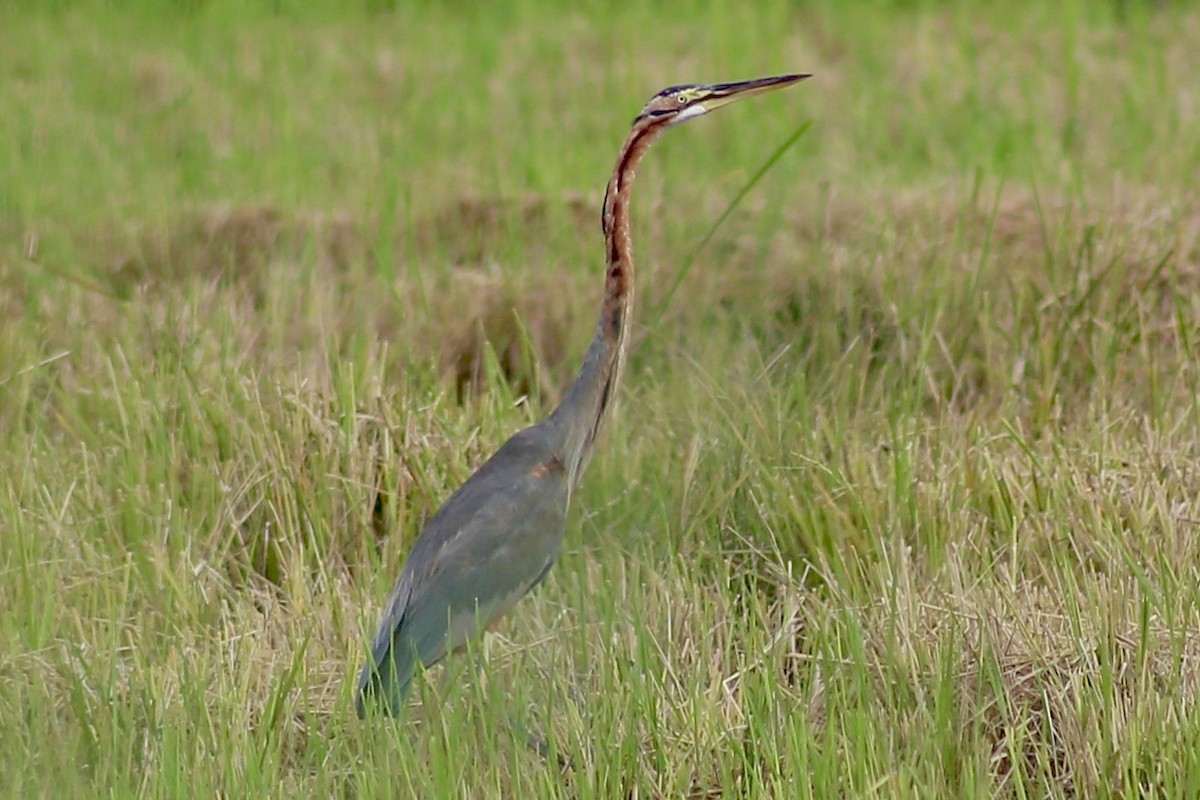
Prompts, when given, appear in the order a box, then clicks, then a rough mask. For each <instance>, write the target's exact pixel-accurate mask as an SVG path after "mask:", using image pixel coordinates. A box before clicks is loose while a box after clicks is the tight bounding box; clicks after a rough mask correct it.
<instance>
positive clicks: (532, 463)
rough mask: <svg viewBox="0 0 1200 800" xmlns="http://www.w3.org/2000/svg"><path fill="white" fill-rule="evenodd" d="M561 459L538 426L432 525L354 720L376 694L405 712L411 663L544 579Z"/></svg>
mask: <svg viewBox="0 0 1200 800" xmlns="http://www.w3.org/2000/svg"><path fill="white" fill-rule="evenodd" d="M567 499H568V492H567V480H566V471H565V469H564V467H563V464H562V461H561V460H560V459H559V458H558V457H557V455H556V454H555V453H554V452H553V451H552V450H551V449H550V448H549V447H548V446H546V445H545V444H544V443H543V441H542V437H541V435H540V432H539V429H538V428H537V427H534V428H530V429H527V430H524V431H521V432H520V433H518V434H517V435H515V436H513V437H512V438H511V439H509V440H508V441H507V442H506V443H505V444H504V446H503V447H501V448H500V450H499V451H497V452H496V454H495V455H494V456H492V457H491V458H490V459H488V461H487V462H486V463H485V464H484V465H483V466H482V467H480V468H479V470H478V471H477V472H476V473H475V474H474V475H472V476H471V477H470V478H469V479H468V480H467V482H466V483H464V484H463V485H462V487H461V488H460V489H459V490H458V491H457V492H455V493H454V494H453V495H451V497H450V499H449V500H447V501H446V503H445V504H444V505H443V506H442V507H441V508H440V509H439V510H438V512H437V513H436V514H435V515H434V516H433V517H432V518H431V519H430V520H429V522H428V523H427V524H426V526H425V529H424V530H423V531H422V532H421V535H420V536H419V537H418V539H417V542H416V544H415V545H414V546H413V550H412V552H411V553H410V554H409V557H408V560H407V561H406V562H405V565H404V569H403V570H402V572H401V574H400V578H399V580H398V581H397V583H396V586H395V588H394V589H393V590H392V594H391V597H390V598H389V600H388V603H387V607H386V609H385V611H384V616H383V620H382V622H381V623H380V625H379V630H378V632H377V633H376V635H375V639H374V642H373V644H372V647H371V657H370V659H369V660H368V661H367V663H366V665H365V666H364V667H363V671H362V674H361V675H360V677H359V682H358V706H359V713H360V715H361V714H364V713H365V699H366V696H367V695H370V694H379V695H381V697H380V700H381V701H383V703H384V704H385V705H386V706H387V708H388V710H389V711H390V713H392V714H396V713H399V711H400V709H401V707H402V706H403V701H404V696H405V694H406V693H407V689H408V684H409V682H410V681H411V679H412V675H413V673H414V671H415V669H416V661H417V660H418V659H419V660H420V661H421V663H422V664H424V665H426V666H429V665H432V664H434V663H436V662H437V661H439V660H440V659H441V658H442V657H444V656H445V654H446V653H447V651H448V650H453V649H455V648H457V647H459V646H461V645H462V644H463V643H465V642H466V640H467V639H469V638H470V637H471V636H472V635H474V634H475V633H477V632H478V631H479V629H480V628H481V627H484V626H487V625H489V624H490V623H492V622H493V621H495V620H496V619H497V618H499V617H500V616H501V615H503V614H504V613H505V612H506V611H508V609H509V608H511V607H512V606H513V604H515V603H516V602H517V601H518V600H519V599H520V598H521V597H522V596H524V595H525V594H526V593H527V592H528V591H529V590H530V589H532V588H533V587H534V586H536V585H537V583H538V582H539V581H541V579H542V578H543V577H544V576H545V574H546V572H547V571H548V570H549V568H550V566H551V564H553V562H554V559H555V557H556V556H557V554H558V550H559V546H560V545H561V543H562V538H563V533H564V530H565V526H566V513H567Z"/></svg>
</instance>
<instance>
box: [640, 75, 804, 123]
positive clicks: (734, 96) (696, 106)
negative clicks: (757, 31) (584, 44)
mask: <svg viewBox="0 0 1200 800" xmlns="http://www.w3.org/2000/svg"><path fill="white" fill-rule="evenodd" d="M808 77H811V76H810V75H777V76H775V77H772V78H756V79H754V80H752V81H738V82H736V83H714V84H707V85H705V84H689V85H684V86H669V87H667V88H666V89H663V90H662V91H661V92H659V93H658V94H656V95H654V97H651V98H650V102H649V103H646V107H645V108H643V109H642V113H641V114H639V115H638V118H637V119H636V120H634V123H635V124H637V123H639V122H648V123H652V124H656V125H666V126H668V127H669V126H671V125H678V124H679V123H681V122H686V121H688V120H689V119H695V118H696V117H699V116H702V115H704V114H707V113H708V112H709V111H712V110H713V109H716V108H720V107H721V106H725V105H729V104H730V103H732V102H734V101H735V100H741V99H742V98H743V97H751V96H752V95H756V94H763V93H765V92H772V91H774V90H776V89H782V88H783V87H785V86H791V85H792V84H793V83H798V82H799V81H802V80H804V79H805V78H808Z"/></svg>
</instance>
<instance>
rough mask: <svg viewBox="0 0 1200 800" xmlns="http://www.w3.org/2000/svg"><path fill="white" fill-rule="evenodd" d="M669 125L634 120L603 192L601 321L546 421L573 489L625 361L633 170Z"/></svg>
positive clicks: (630, 311)
mask: <svg viewBox="0 0 1200 800" xmlns="http://www.w3.org/2000/svg"><path fill="white" fill-rule="evenodd" d="M665 127H666V125H665V124H663V123H662V122H659V121H656V120H654V119H653V118H650V117H643V118H641V119H639V120H638V121H637V122H636V123H635V124H634V127H633V130H632V131H630V133H629V137H628V138H627V139H626V140H625V144H624V145H623V146H622V147H621V152H620V155H619V156H618V157H617V166H616V169H615V170H613V174H612V177H611V178H609V181H608V189H607V191H606V192H605V194H604V209H603V212H602V214H601V218H600V224H601V227H602V228H603V229H604V245H605V255H606V257H607V259H608V267H607V269H606V271H605V274H604V304H603V306H602V307H601V310H600V322H599V324H598V325H597V326H596V335H595V337H594V338H593V339H592V343H591V345H590V346H589V347H588V351H587V355H586V356H585V357H584V360H583V366H582V367H581V368H580V370H579V375H578V376H576V378H575V380H574V382H572V383H571V386H570V388H568V389H567V393H566V395H565V396H564V397H563V399H562V402H561V403H559V405H558V407H557V408H555V409H554V411H553V412H552V413H551V415H550V418H549V419H548V420H547V422H546V424H547V425H548V426H550V427H551V429H552V430H553V431H554V432H555V433H557V437H556V439H557V441H556V445H557V446H556V449H557V450H558V451H559V452H560V454H561V456H562V458H563V463H564V465H565V466H566V468H567V475H568V476H569V480H570V485H571V487H572V488H573V487H574V486H575V484H576V482H577V481H578V480H579V476H580V475H581V474H582V472H583V468H584V466H585V465H586V463H587V458H588V455H589V453H590V450H591V445H592V442H593V441H594V440H595V438H596V436H597V434H598V433H599V432H600V427H601V425H602V424H603V422H604V419H605V415H606V413H607V412H608V410H609V408H610V406H611V405H612V401H613V397H614V395H615V394H616V391H617V384H618V382H619V381H620V378H621V370H622V368H623V367H624V365H625V351H626V347H627V345H628V341H629V325H630V318H631V317H632V314H633V299H634V265H633V242H632V240H631V237H630V232H629V199H630V195H631V189H632V185H633V177H634V171H635V170H636V169H637V166H638V164H639V163H640V162H641V160H642V156H644V155H645V154H646V150H647V149H648V148H649V147H650V145H651V144H652V143H653V142H654V140H655V139H657V138H658V136H659V134H660V133H662V131H663V129H664V128H665Z"/></svg>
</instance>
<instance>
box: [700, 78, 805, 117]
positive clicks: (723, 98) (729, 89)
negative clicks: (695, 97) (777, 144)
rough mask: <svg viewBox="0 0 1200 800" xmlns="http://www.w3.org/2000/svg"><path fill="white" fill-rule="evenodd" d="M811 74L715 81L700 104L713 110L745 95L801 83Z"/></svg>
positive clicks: (706, 109) (749, 95)
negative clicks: (723, 81)
mask: <svg viewBox="0 0 1200 800" xmlns="http://www.w3.org/2000/svg"><path fill="white" fill-rule="evenodd" d="M811 77H812V75H809V74H807V73H806V74H798V75H776V76H774V77H770V78H755V79H754V80H750V81H737V82H736V83H715V84H713V85H712V86H709V87H707V88H708V91H709V95H708V96H707V97H705V98H704V99H703V100H701V101H700V105H702V106H704V109H705V111H712V110H713V109H714V108H720V107H721V106H727V105H729V104H730V103H733V102H735V101H737V100H741V99H742V98H743V97H753V96H754V95H756V94H766V93H767V92H773V91H775V90H776V89H782V88H783V87H785V86H791V85H792V84H793V83H799V82H800V81H802V80H804V79H805V78H811Z"/></svg>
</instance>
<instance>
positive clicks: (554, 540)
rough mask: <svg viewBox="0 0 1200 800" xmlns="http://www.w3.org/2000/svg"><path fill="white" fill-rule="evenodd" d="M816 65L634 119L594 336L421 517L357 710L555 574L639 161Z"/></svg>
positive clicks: (608, 195) (597, 395) (624, 272)
mask: <svg viewBox="0 0 1200 800" xmlns="http://www.w3.org/2000/svg"><path fill="white" fill-rule="evenodd" d="M807 77H809V76H808V75H779V76H776V77H771V78H759V79H756V80H750V81H740V82H737V83H717V84H712V85H707V86H705V85H687V86H672V87H669V88H667V89H663V90H662V91H661V92H659V93H658V94H656V95H654V97H652V98H650V102H648V103H647V104H646V107H645V108H643V109H642V113H641V114H639V115H638V117H637V119H635V120H634V122H633V129H632V130H631V131H630V132H629V136H628V138H626V139H625V144H623V145H622V146H621V150H620V154H619V155H618V156H617V164H616V168H615V169H614V170H613V173H612V177H611V178H609V180H608V189H607V191H606V192H605V195H604V207H603V210H602V213H601V218H600V224H601V228H602V229H603V231H604V253H605V257H606V259H607V263H608V266H607V269H606V270H605V275H604V301H603V305H602V307H601V311H600V322H599V325H598V326H597V328H596V334H595V337H594V338H593V339H592V343H591V345H590V346H589V347H588V350H587V354H586V355H585V356H584V360H583V366H582V367H581V368H580V370H579V375H578V376H577V377H576V378H575V380H574V382H572V384H571V386H570V387H569V388H568V389H567V392H566V394H565V395H564V396H563V399H562V402H561V403H559V405H558V407H557V408H555V409H554V411H553V412H551V414H550V416H549V417H548V418H547V419H545V420H544V421H542V422H540V423H538V424H537V425H534V426H533V427H530V428H526V429H525V430H523V431H520V432H519V433H517V434H515V435H514V436H513V437H512V438H511V439H509V440H508V441H507V442H505V443H504V445H503V446H501V448H500V449H499V450H498V451H497V452H496V454H495V455H493V456H492V457H491V458H489V459H488V460H487V461H486V462H485V463H484V464H483V466H481V467H480V468H479V469H478V470H477V471H476V472H475V473H474V474H473V475H472V476H471V477H470V478H468V479H467V482H466V483H464V484H463V485H462V486H461V487H460V488H459V489H458V491H456V492H455V493H454V494H452V495H451V496H450V499H449V500H447V501H446V503H445V504H444V505H443V506H442V507H441V508H440V509H438V511H437V513H436V514H434V515H433V517H432V518H431V519H430V520H429V522H428V523H427V524H426V525H425V528H424V530H423V531H422V532H421V535H420V536H419V537H418V538H417V541H416V544H415V545H413V549H412V552H411V553H410V554H409V556H408V560H407V561H406V562H405V564H404V568H403V569H402V570H401V572H400V578H399V579H398V580H397V581H396V585H395V588H394V589H393V590H392V594H391V597H390V598H389V599H388V602H387V606H386V607H385V608H384V612H383V619H382V621H381V622H380V623H379V630H378V632H377V633H376V634H375V639H374V641H373V642H372V644H371V653H370V657H369V658H368V659H367V663H366V664H365V665H364V666H363V669H362V673H361V675H360V677H359V679H358V691H357V697H356V704H357V706H358V713H359V716H366V715H367V714H368V713H370V712H371V711H373V710H378V711H383V712H385V713H387V714H390V715H393V716H395V715H397V714H399V713H400V711H401V710H402V708H403V706H404V701H405V696H406V695H407V693H408V689H409V685H410V683H411V682H412V678H413V675H414V673H415V671H416V669H417V665H418V663H419V664H421V665H423V666H425V667H428V666H431V665H433V664H435V663H437V662H438V661H440V660H441V659H442V658H443V657H445V655H446V653H447V652H450V651H453V650H456V649H458V648H460V647H462V646H463V645H465V644H466V642H467V640H468V639H470V638H471V637H472V636H475V635H477V634H478V633H480V632H481V631H482V630H483V629H484V628H486V627H488V626H490V625H492V624H493V623H494V622H496V621H497V620H498V619H499V618H500V617H501V616H503V615H504V614H505V613H506V612H507V611H508V610H509V609H510V608H512V606H513V605H515V604H516V602H517V601H518V600H520V599H521V598H522V597H523V596H525V594H527V593H528V592H529V591H530V590H531V589H533V588H534V587H535V586H537V585H538V583H540V582H541V580H542V579H543V578H544V577H545V576H546V573H547V572H549V570H550V567H551V565H552V564H553V563H554V560H555V558H556V557H557V555H558V550H559V547H560V545H561V544H562V541H563V536H564V534H565V532H566V519H567V506H568V504H569V502H570V499H571V494H572V493H573V492H574V490H575V486H576V485H577V484H578V482H579V477H580V475H581V474H582V473H583V469H584V466H585V465H586V463H587V459H588V456H589V455H590V452H591V447H592V443H593V442H594V441H595V439H596V435H597V433H598V432H599V430H600V426H601V424H602V423H603V422H604V419H605V415H606V413H607V411H608V410H609V407H610V406H611V404H612V400H613V396H614V395H615V393H616V391H617V384H618V382H619V380H620V377H621V368H622V366H623V365H624V362H625V351H626V345H627V343H628V339H629V326H630V315H631V312H632V307H633V295H634V266H633V250H632V242H631V240H630V228H629V200H630V193H631V190H632V187H633V176H634V170H635V169H636V168H637V166H638V163H639V162H640V161H641V160H642V156H644V155H645V154H646V150H647V149H648V148H649V147H650V145H651V143H653V142H654V140H655V139H657V138H658V137H659V135H660V134H662V132H663V131H665V130H667V128H670V127H673V126H675V125H678V124H680V123H681V122H686V121H687V120H691V119H695V118H697V117H699V116H702V115H704V114H706V113H708V112H709V111H712V110H713V109H716V108H720V107H721V106H724V105H727V104H729V103H732V102H734V101H735V100H740V99H742V98H745V97H750V96H752V95H756V94H762V93H764V92H769V91H773V90H775V89H780V88H782V87H784V86H790V85H792V84H794V83H797V82H798V81H801V80H803V79H804V78H807Z"/></svg>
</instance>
